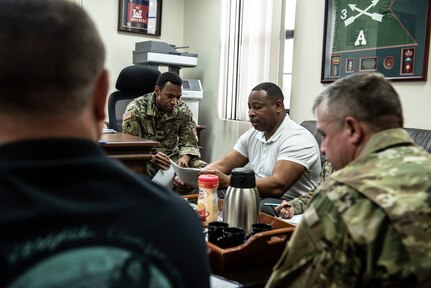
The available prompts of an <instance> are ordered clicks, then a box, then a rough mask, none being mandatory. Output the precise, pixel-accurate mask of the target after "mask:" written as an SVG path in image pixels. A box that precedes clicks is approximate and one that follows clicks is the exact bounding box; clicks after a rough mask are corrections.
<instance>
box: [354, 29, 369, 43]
mask: <svg viewBox="0 0 431 288" xmlns="http://www.w3.org/2000/svg"><path fill="white" fill-rule="evenodd" d="M359 45H361V46H365V45H367V40H366V39H365V34H364V30H361V31H359V34H358V37H357V38H356V41H355V46H359Z"/></svg>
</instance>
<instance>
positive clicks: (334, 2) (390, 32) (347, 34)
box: [321, 0, 431, 83]
mask: <svg viewBox="0 0 431 288" xmlns="http://www.w3.org/2000/svg"><path fill="white" fill-rule="evenodd" d="M430 2H431V0H355V1H352V0H326V4H325V5H326V6H325V23H324V24H325V25H324V39H323V53H322V54H323V56H322V73H321V82H322V83H325V82H332V81H335V80H336V79H338V78H341V77H344V76H346V75H348V74H351V73H357V72H364V71H377V72H380V73H382V74H383V75H385V77H386V78H388V79H391V80H426V79H427V69H428V50H429V33H430V31H429V29H430V27H429V26H430V19H429V18H430Z"/></svg>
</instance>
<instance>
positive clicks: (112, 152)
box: [100, 133, 160, 175]
mask: <svg viewBox="0 0 431 288" xmlns="http://www.w3.org/2000/svg"><path fill="white" fill-rule="evenodd" d="M100 138H101V139H100V140H101V141H100V144H101V145H102V147H103V148H104V149H105V151H106V153H107V154H108V156H109V157H111V158H114V159H119V160H121V161H122V162H123V163H124V164H125V165H126V166H127V167H129V168H130V169H131V170H133V171H134V172H136V173H138V174H141V175H145V169H144V165H145V162H146V161H149V160H151V158H152V155H151V153H150V152H151V148H153V147H157V146H158V145H159V144H160V143H159V142H157V141H154V140H148V139H145V138H141V137H137V136H132V135H128V134H123V133H107V134H102V136H101V137H100Z"/></svg>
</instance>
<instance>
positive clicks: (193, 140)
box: [178, 103, 201, 157]
mask: <svg viewBox="0 0 431 288" xmlns="http://www.w3.org/2000/svg"><path fill="white" fill-rule="evenodd" d="M178 115H179V116H178V121H180V122H181V125H180V129H179V132H178V149H179V151H180V156H182V155H186V154H188V155H192V156H196V157H200V156H201V154H200V151H199V146H198V137H197V134H196V123H195V121H194V120H193V114H192V112H191V111H190V109H189V108H188V107H187V105H186V104H185V103H182V104H180V105H179V112H178Z"/></svg>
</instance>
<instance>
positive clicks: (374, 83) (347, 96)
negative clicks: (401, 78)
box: [313, 73, 404, 131]
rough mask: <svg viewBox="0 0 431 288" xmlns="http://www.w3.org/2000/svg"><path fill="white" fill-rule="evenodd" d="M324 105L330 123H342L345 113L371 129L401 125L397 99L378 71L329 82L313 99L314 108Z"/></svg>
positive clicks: (401, 114) (401, 115)
mask: <svg viewBox="0 0 431 288" xmlns="http://www.w3.org/2000/svg"><path fill="white" fill-rule="evenodd" d="M320 105H325V106H323V107H324V113H325V116H326V117H328V119H329V121H331V122H339V123H341V122H342V121H343V120H344V118H345V117H346V116H353V117H355V118H356V119H358V120H359V121H363V122H365V123H367V124H368V126H369V127H370V128H371V129H372V130H374V131H380V130H385V129H388V128H394V127H403V124H404V123H403V122H404V120H403V112H402V108H401V102H400V98H399V96H398V94H397V92H396V91H395V89H394V88H393V86H392V85H391V83H390V82H389V81H388V80H386V79H385V78H384V77H383V75H382V74H380V73H357V74H352V75H349V76H347V77H344V78H341V79H339V80H338V81H336V82H334V83H332V84H331V85H329V86H328V87H327V88H326V89H325V90H324V91H323V92H322V93H321V94H320V95H319V96H318V97H317V98H316V100H315V101H314V105H313V111H315V110H316V108H317V107H318V106H320Z"/></svg>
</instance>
